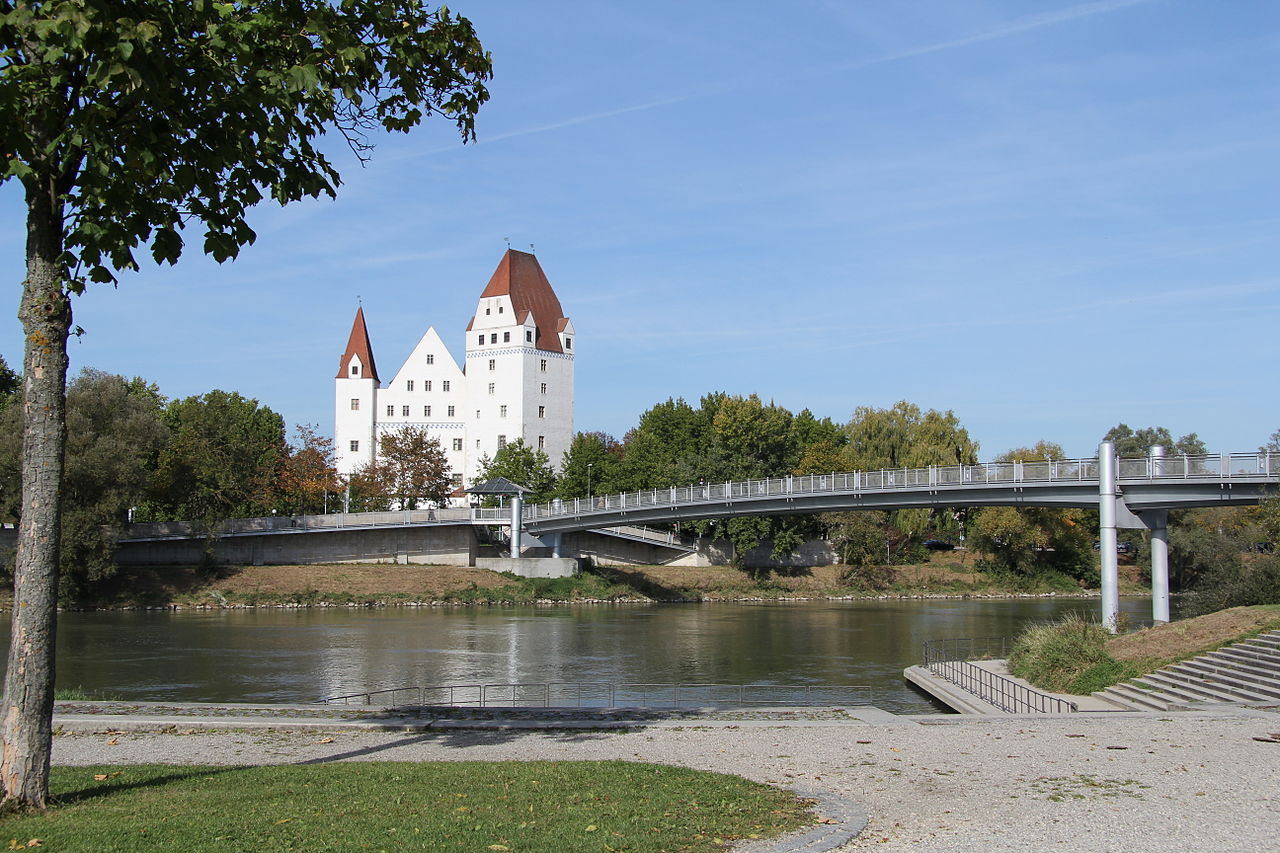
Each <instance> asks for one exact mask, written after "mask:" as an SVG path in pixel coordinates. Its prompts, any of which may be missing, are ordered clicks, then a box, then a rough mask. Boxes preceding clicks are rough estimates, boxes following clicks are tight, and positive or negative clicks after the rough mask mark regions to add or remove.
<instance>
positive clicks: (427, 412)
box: [351, 383, 547, 420]
mask: <svg viewBox="0 0 1280 853" xmlns="http://www.w3.org/2000/svg"><path fill="white" fill-rule="evenodd" d="M489 393H490V394H492V393H493V383H490V384H489ZM542 393H543V394H545V393H547V386H546V385H545V384H544V385H543V386H542ZM351 408H352V410H353V411H358V410H359V409H360V398H359V397H352V398H351ZM411 409H412V406H408V405H402V406H401V407H400V417H402V418H407V417H409V413H410V410H411ZM445 412H446V415H445V416H446V417H450V418H452V417H455V416H456V413H457V407H456V406H447V407H446V409H445ZM395 416H396V407H395V405H394V404H390V405H388V406H387V417H389V418H394V417H395ZM422 416H423V417H424V418H429V417H431V407H430V406H423V407H422ZM506 416H507V407H506V406H505V405H503V406H498V417H500V418H505V417H506ZM546 416H547V407H546V406H539V407H538V417H540V418H545V417H546ZM479 418H480V410H479V409H476V419H477V420H478V419H479Z"/></svg>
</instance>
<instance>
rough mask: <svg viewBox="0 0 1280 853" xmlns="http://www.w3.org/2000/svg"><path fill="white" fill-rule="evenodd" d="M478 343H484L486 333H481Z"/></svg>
mask: <svg viewBox="0 0 1280 853" xmlns="http://www.w3.org/2000/svg"><path fill="white" fill-rule="evenodd" d="M477 343H479V344H482V345H483V344H484V335H481V336H480V340H479V341H477Z"/></svg>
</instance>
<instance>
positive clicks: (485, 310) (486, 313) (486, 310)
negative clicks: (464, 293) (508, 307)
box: [484, 308, 489, 316]
mask: <svg viewBox="0 0 1280 853" xmlns="http://www.w3.org/2000/svg"><path fill="white" fill-rule="evenodd" d="M484 313H485V315H486V316H488V314H489V309H488V308H486V309H484Z"/></svg>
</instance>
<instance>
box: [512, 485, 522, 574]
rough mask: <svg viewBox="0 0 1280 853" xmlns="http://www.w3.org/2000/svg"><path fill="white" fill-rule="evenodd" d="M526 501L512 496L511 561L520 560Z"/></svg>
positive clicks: (518, 496)
mask: <svg viewBox="0 0 1280 853" xmlns="http://www.w3.org/2000/svg"><path fill="white" fill-rule="evenodd" d="M523 510H524V501H522V500H520V495H518V494H515V495H512V496H511V559H513V560H518V559H520V539H521V537H522V535H523V534H524V518H523Z"/></svg>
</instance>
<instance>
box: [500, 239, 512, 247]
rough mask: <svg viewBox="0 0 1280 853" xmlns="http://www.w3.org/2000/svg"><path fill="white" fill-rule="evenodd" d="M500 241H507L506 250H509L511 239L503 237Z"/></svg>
mask: <svg viewBox="0 0 1280 853" xmlns="http://www.w3.org/2000/svg"><path fill="white" fill-rule="evenodd" d="M502 239H503V240H506V241H507V248H508V249H510V248H511V238H510V237H503V238H502Z"/></svg>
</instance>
